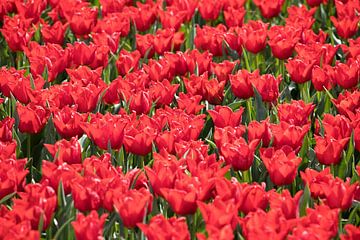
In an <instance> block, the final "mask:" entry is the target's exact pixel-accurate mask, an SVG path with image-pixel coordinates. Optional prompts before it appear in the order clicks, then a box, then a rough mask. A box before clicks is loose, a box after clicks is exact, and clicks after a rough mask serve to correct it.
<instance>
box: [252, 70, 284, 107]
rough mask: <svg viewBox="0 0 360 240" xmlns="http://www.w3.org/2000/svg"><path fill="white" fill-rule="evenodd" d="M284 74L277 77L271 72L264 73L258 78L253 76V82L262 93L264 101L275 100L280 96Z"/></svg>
mask: <svg viewBox="0 0 360 240" xmlns="http://www.w3.org/2000/svg"><path fill="white" fill-rule="evenodd" d="M281 81H282V76H281V75H279V76H277V78H275V77H274V76H273V75H271V74H264V75H261V76H260V77H257V78H252V84H253V85H254V87H255V88H256V90H257V91H258V92H259V94H260V95H261V98H262V100H263V101H264V102H275V101H277V99H278V97H279V86H280V82H281Z"/></svg>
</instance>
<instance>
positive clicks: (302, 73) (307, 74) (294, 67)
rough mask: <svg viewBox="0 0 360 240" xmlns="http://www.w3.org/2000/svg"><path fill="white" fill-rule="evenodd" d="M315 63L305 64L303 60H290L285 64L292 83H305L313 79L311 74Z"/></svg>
mask: <svg viewBox="0 0 360 240" xmlns="http://www.w3.org/2000/svg"><path fill="white" fill-rule="evenodd" d="M314 64H315V62H305V61H303V60H301V59H298V58H294V59H289V60H288V62H287V63H286V64H285V66H286V70H287V71H288V73H289V75H290V78H291V80H292V81H294V82H296V83H305V82H307V81H309V80H310V79H311V73H312V69H313V66H314Z"/></svg>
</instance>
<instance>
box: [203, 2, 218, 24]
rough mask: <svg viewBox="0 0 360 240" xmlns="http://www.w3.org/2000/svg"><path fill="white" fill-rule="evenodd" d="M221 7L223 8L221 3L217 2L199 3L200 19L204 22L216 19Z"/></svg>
mask: <svg viewBox="0 0 360 240" xmlns="http://www.w3.org/2000/svg"><path fill="white" fill-rule="evenodd" d="M222 7H223V2H222V1H217V0H210V1H205V0H200V1H199V12H200V15H201V17H202V18H204V19H205V20H215V19H217V18H218V16H219V14H220V11H221V9H222Z"/></svg>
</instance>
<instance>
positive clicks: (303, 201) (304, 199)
mask: <svg viewBox="0 0 360 240" xmlns="http://www.w3.org/2000/svg"><path fill="white" fill-rule="evenodd" d="M310 199H311V195H310V189H309V186H308V185H306V186H305V189H304V193H303V195H302V196H301V198H300V203H299V213H300V216H301V217H302V216H305V214H306V208H307V207H308V206H309V203H310Z"/></svg>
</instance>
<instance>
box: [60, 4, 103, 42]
mask: <svg viewBox="0 0 360 240" xmlns="http://www.w3.org/2000/svg"><path fill="white" fill-rule="evenodd" d="M97 16H98V10H97V9H96V8H90V7H87V6H84V7H80V8H79V7H78V8H75V9H74V12H73V13H72V14H71V15H66V18H67V20H68V22H69V24H70V28H71V31H73V32H74V33H75V34H76V35H77V36H84V35H86V34H89V33H90V32H91V29H92V28H93V27H94V26H95V24H96V21H97Z"/></svg>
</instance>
